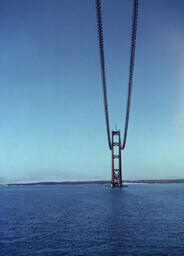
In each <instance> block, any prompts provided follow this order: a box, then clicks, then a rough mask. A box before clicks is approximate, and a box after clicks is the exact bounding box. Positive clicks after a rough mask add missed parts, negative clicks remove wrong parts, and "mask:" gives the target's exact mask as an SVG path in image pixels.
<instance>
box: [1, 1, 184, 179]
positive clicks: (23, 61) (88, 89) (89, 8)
mask: <svg viewBox="0 0 184 256" xmlns="http://www.w3.org/2000/svg"><path fill="white" fill-rule="evenodd" d="M139 2H140V4H139V17H138V31H137V46H136V58H135V73H134V82H133V94H132V104H131V112H130V123H129V130H128V138H127V145H126V148H125V151H123V152H122V166H123V178H124V179H142V178H144V179H152V178H154V179H157V178H158V179H159V178H184V15H183V12H184V1H183V0H162V1H160V0H140V1H139ZM102 10H103V22H104V42H105V55H106V67H107V68H106V69H107V87H108V88H107V89H108V101H109V108H110V109H109V111H110V126H111V130H112V129H114V128H115V123H117V125H118V128H120V129H121V131H122V132H123V127H124V116H125V103H126V96H127V82H128V66H129V49H130V32H131V15H132V1H130V0H124V1H122V0H115V1H114V0H102ZM0 52H1V57H0V183H7V182H33V181H66V180H101V179H103V180H104V179H105V180H108V179H110V177H111V151H109V149H108V143H107V137H106V128H105V117H104V107H103V96H102V89H101V76H100V64H99V54H98V41H97V31H96V16H95V3H94V1H93V0H32V1H29V0H16V1H14V0H1V1H0Z"/></svg>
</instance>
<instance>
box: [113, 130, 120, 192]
mask: <svg viewBox="0 0 184 256" xmlns="http://www.w3.org/2000/svg"><path fill="white" fill-rule="evenodd" d="M114 186H118V187H122V174H121V137H120V130H118V131H117V130H116V131H112V182H111V187H114Z"/></svg>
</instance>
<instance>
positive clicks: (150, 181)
mask: <svg viewBox="0 0 184 256" xmlns="http://www.w3.org/2000/svg"><path fill="white" fill-rule="evenodd" d="M156 183H159V184H166V183H184V179H159V180H144V179H143V180H124V181H123V184H156ZM85 184H89V185H90V184H110V181H106V180H100V181H63V182H55V181H50V182H48V181H46V182H31V183H10V184H6V185H7V186H36V185H37V186H38V185H47V186H48V185H85ZM0 186H3V185H2V184H0Z"/></svg>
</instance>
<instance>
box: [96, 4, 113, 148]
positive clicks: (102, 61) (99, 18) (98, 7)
mask: <svg viewBox="0 0 184 256" xmlns="http://www.w3.org/2000/svg"><path fill="white" fill-rule="evenodd" d="M96 17H97V29H98V39H99V40H98V41H99V51H100V64H101V76H102V87H103V97H104V110H105V121H106V130H107V138H108V144H109V149H110V150H112V143H111V136H110V128H109V113H108V102H107V88H106V74H105V56H104V43H103V25H102V13H101V2H100V0H96Z"/></svg>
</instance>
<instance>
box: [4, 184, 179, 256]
mask: <svg viewBox="0 0 184 256" xmlns="http://www.w3.org/2000/svg"><path fill="white" fill-rule="evenodd" d="M183 198H184V184H149V185H146V184H138V185H129V186H128V187H127V188H123V189H119V188H114V189H112V188H110V187H107V186H104V185H72V186H69V185H66V186H33V187H32V186H22V187H0V256H33V255H34V256H65V255H66V256H67V255H68V256H77V255H81V256H82V255H84V256H87V255H90V256H93V255H94V256H98V255H99V256H101V255H106V256H110V255H126V256H130V255H131V256H134V255H135V256H144V255H149V256H150V255H151V256H152V255H155V256H160V255H172V256H173V255H176V256H179V255H182V256H183V255H184V202H183Z"/></svg>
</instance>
